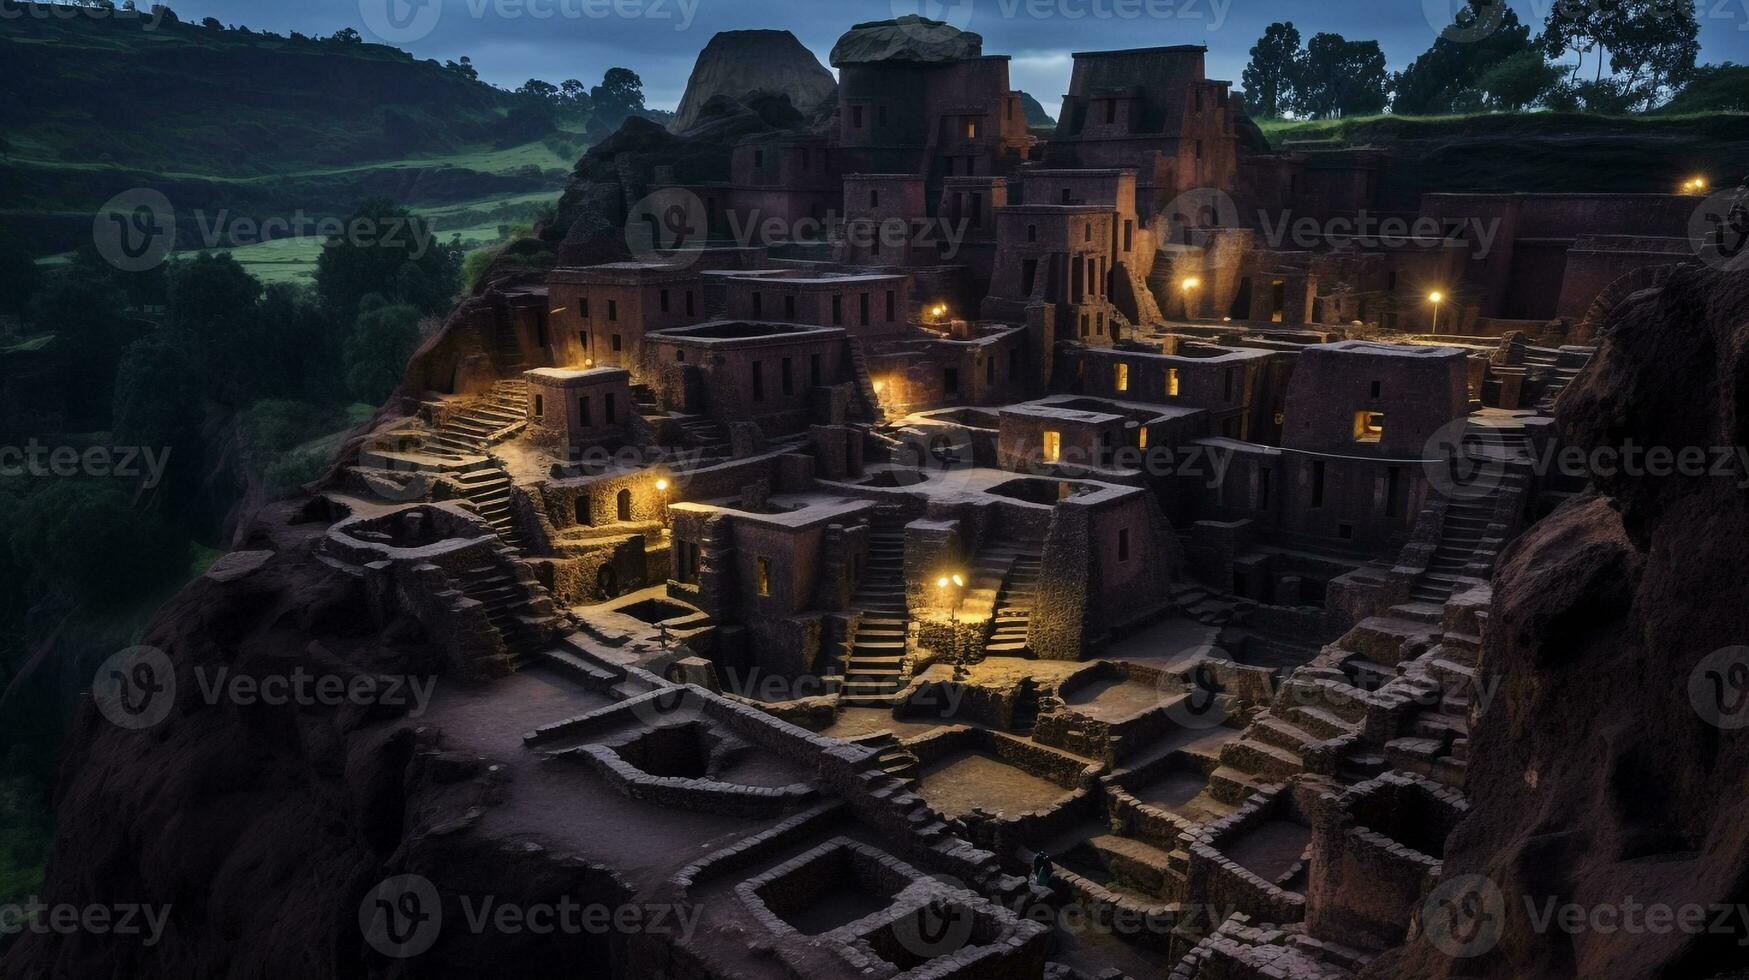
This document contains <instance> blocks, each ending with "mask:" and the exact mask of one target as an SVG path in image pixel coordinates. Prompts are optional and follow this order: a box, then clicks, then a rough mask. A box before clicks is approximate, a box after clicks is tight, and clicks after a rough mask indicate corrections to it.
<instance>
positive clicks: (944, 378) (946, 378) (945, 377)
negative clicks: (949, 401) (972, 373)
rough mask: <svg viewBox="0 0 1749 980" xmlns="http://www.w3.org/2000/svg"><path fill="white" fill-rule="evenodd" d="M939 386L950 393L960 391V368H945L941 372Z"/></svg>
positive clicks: (953, 393) (955, 393) (954, 393)
mask: <svg viewBox="0 0 1749 980" xmlns="http://www.w3.org/2000/svg"><path fill="white" fill-rule="evenodd" d="M941 387H942V389H943V390H945V391H946V392H947V393H948V394H950V395H957V394H959V393H960V369H959V368H947V369H946V370H944V371H942V372H941Z"/></svg>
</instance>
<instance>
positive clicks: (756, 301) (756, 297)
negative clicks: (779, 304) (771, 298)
mask: <svg viewBox="0 0 1749 980" xmlns="http://www.w3.org/2000/svg"><path fill="white" fill-rule="evenodd" d="M764 315H765V297H764V296H761V295H760V293H759V290H757V289H755V290H754V291H753V319H755V320H757V319H759V318H760V317H762V316H764Z"/></svg>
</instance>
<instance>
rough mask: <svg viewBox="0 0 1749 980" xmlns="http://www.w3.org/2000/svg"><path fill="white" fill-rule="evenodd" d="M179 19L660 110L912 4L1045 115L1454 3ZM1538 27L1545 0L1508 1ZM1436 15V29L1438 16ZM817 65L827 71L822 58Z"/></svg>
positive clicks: (793, 7)
mask: <svg viewBox="0 0 1749 980" xmlns="http://www.w3.org/2000/svg"><path fill="white" fill-rule="evenodd" d="M168 2H169V4H170V6H171V7H172V8H174V9H175V10H176V12H177V14H178V16H180V17H182V18H183V19H185V20H188V19H194V20H199V19H201V18H203V17H208V16H212V17H217V18H218V19H220V20H222V21H224V22H225V23H227V24H247V25H249V26H250V27H254V28H267V29H270V30H274V31H278V32H280V33H284V32H286V31H290V30H297V31H302V32H303V33H305V34H331V33H333V32H334V31H337V30H339V29H341V28H343V27H354V28H357V29H358V30H359V31H360V32H361V33H363V34H364V35H365V37H366V39H367V40H372V41H388V42H391V43H395V44H397V46H399V47H402V48H406V49H407V50H409V51H411V52H412V53H413V54H414V55H415V56H417V57H420V58H436V59H438V60H440V61H447V60H450V59H455V58H460V57H461V56H463V55H467V56H469V57H471V58H473V61H474V64H475V66H476V67H477V68H478V69H479V70H480V74H481V76H482V77H483V78H485V79H486V80H487V81H490V82H493V83H494V84H498V85H504V86H507V87H512V88H513V87H515V86H517V85H520V84H521V83H522V82H523V81H525V80H526V79H528V78H531V77H536V78H544V79H546V80H548V81H551V82H554V83H557V82H559V81H562V80H564V79H566V78H578V79H581V80H583V81H584V82H586V83H590V84H593V83H594V82H597V81H599V80H600V78H601V74H602V72H603V71H604V70H605V69H607V68H609V67H612V66H616V65H621V66H624V67H627V68H631V69H633V70H635V71H637V72H638V74H639V75H641V76H642V77H643V79H644V90H645V92H646V94H647V96H648V101H649V104H650V105H651V106H653V107H656V108H673V107H674V105H675V104H676V103H677V102H679V101H680V96H681V93H682V92H683V91H684V90H685V88H686V78H687V75H688V74H689V73H690V72H691V70H692V63H693V60H694V59H695V58H696V57H697V54H698V51H699V49H700V48H702V47H704V45H705V43H706V42H707V41H709V40H710V37H711V35H712V34H714V33H716V32H717V31H724V30H737V29H747V28H782V29H786V30H789V31H791V32H792V33H794V34H795V35H796V36H797V37H798V38H800V39H801V41H802V43H803V44H805V45H807V46H808V47H809V48H810V49H812V50H813V51H814V53H815V55H816V56H817V57H819V59H820V61H821V63H822V64H825V63H826V56H827V53H828V52H829V51H830V50H831V48H832V44H833V42H834V41H836V40H837V38H838V36H839V35H840V34H842V33H843V32H844V31H845V30H846V29H847V28H848V27H849V26H850V25H851V24H853V23H856V22H858V21H865V20H883V19H886V18H890V17H893V16H895V15H899V14H906V13H922V14H924V15H925V16H929V17H933V18H935V19H938V20H946V21H948V22H949V23H952V24H954V25H955V26H957V27H961V28H963V29H967V30H971V31H975V32H977V33H979V34H982V35H983V36H984V51H985V53H987V54H1007V55H1011V56H1012V57H1013V59H1014V60H1013V63H1012V66H1011V84H1013V86H1014V87H1015V88H1019V89H1024V90H1026V91H1027V92H1030V93H1032V95H1034V96H1035V97H1037V98H1038V100H1039V101H1040V102H1042V103H1043V104H1044V106H1045V109H1046V110H1047V111H1049V112H1050V113H1051V114H1052V115H1055V114H1056V112H1057V109H1058V107H1059V106H1060V104H1061V101H1062V95H1063V92H1064V90H1065V89H1066V88H1067V87H1068V83H1069V69H1070V58H1069V55H1070V54H1071V53H1072V52H1075V51H1093V50H1101V49H1108V48H1128V47H1148V46H1152V45H1160V44H1187V43H1201V44H1206V45H1208V47H1209V74H1210V76H1212V77H1214V78H1220V79H1230V80H1232V81H1233V82H1234V83H1235V86H1237V82H1238V80H1239V73H1240V71H1241V70H1242V69H1243V68H1244V65H1245V62H1246V60H1247V52H1248V51H1249V49H1250V47H1251V45H1252V44H1254V43H1256V41H1257V38H1258V37H1259V36H1260V35H1261V34H1262V33H1263V29H1264V27H1265V26H1266V25H1268V24H1269V23H1270V22H1272V21H1277V20H1289V21H1293V22H1294V24H1295V26H1297V27H1298V28H1299V29H1300V32H1301V34H1302V35H1304V36H1305V37H1306V38H1307V39H1310V37H1311V36H1312V35H1313V34H1316V33H1318V32H1320V31H1333V32H1335V33H1338V34H1342V35H1344V36H1346V37H1348V38H1350V39H1376V40H1378V41H1379V42H1380V43H1381V44H1382V45H1383V47H1384V50H1385V55H1386V57H1387V58H1388V59H1389V60H1390V64H1391V67H1392V68H1393V69H1397V68H1401V67H1402V66H1404V65H1406V64H1408V63H1409V62H1410V61H1412V60H1414V58H1415V56H1416V55H1418V54H1420V53H1421V52H1422V51H1424V50H1426V49H1427V47H1428V45H1430V44H1431V43H1432V42H1433V39H1434V36H1435V34H1436V32H1437V30H1438V28H1439V27H1443V26H1444V25H1445V24H1446V23H1449V20H1450V12H1451V11H1452V10H1455V9H1456V8H1457V7H1458V6H1459V5H1460V4H1461V3H1462V0H293V2H289V3H263V2H261V0H168ZM1510 2H1511V4H1512V6H1513V7H1514V8H1515V9H1516V10H1517V11H1518V14H1519V17H1520V18H1521V19H1523V20H1525V21H1526V22H1529V23H1532V24H1534V25H1537V26H1540V25H1541V24H1542V22H1543V21H1544V20H1545V19H1546V17H1547V14H1548V11H1549V9H1550V7H1551V5H1552V4H1553V3H1554V0H1510ZM147 5H148V4H147V3H146V0H140V6H141V7H142V8H144V7H146V6H147ZM1698 10H1699V14H1700V21H1701V44H1702V49H1701V61H1702V62H1718V61H1736V62H1738V63H1744V62H1749V0H1701V3H1700V6H1699V8H1698ZM1435 22H1436V23H1435ZM828 67H829V66H828Z"/></svg>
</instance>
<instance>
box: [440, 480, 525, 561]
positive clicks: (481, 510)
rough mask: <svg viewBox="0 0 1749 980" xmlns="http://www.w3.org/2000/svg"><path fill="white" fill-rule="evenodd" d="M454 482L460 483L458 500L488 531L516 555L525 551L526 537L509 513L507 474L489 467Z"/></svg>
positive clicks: (509, 483) (513, 516)
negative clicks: (515, 552)
mask: <svg viewBox="0 0 1749 980" xmlns="http://www.w3.org/2000/svg"><path fill="white" fill-rule="evenodd" d="M456 482H457V483H459V484H461V487H462V499H464V500H466V501H468V502H469V503H470V504H472V505H473V506H474V511H475V513H477V514H479V515H480V516H481V517H482V518H484V519H485V520H486V523H488V524H490V525H492V530H494V531H496V532H497V533H498V537H499V538H500V539H501V540H503V542H504V543H505V544H507V545H509V546H510V547H511V548H513V549H515V550H516V551H518V552H521V551H526V550H528V548H529V540H528V536H527V535H526V534H524V533H523V531H522V528H521V527H520V526H519V525H518V524H517V523H516V516H515V514H513V513H512V512H511V510H510V497H511V490H512V485H511V481H510V474H509V473H507V472H505V471H504V468H503V467H501V466H497V465H492V466H482V467H480V468H478V469H474V470H469V471H468V472H466V473H463V474H462V475H461V476H459V477H457V478H456Z"/></svg>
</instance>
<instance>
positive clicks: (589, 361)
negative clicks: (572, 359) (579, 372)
mask: <svg viewBox="0 0 1749 980" xmlns="http://www.w3.org/2000/svg"><path fill="white" fill-rule="evenodd" d="M583 366H584V367H586V368H592V367H594V366H595V358H593V357H586V358H584V359H583Z"/></svg>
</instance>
